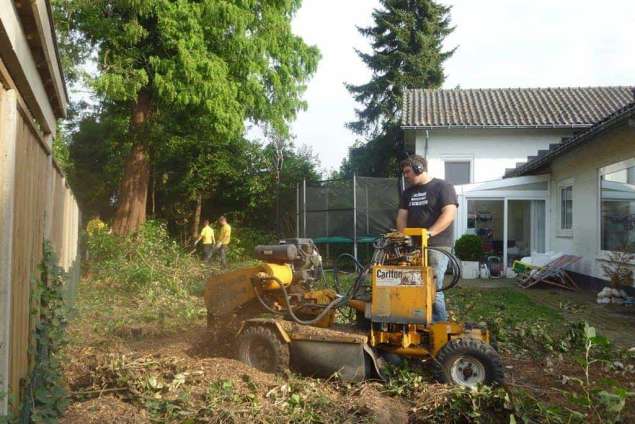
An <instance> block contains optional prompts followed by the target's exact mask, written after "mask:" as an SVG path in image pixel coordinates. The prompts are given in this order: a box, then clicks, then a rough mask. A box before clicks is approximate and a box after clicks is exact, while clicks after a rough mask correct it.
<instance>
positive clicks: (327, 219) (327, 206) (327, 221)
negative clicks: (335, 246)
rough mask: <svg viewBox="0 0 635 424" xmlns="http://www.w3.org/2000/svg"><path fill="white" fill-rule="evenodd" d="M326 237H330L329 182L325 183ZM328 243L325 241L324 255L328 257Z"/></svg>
mask: <svg viewBox="0 0 635 424" xmlns="http://www.w3.org/2000/svg"><path fill="white" fill-rule="evenodd" d="M326 237H331V231H330V229H329V183H326ZM330 244H331V243H326V257H327V258H330V256H331V255H330V253H331V252H330V250H331V249H330Z"/></svg>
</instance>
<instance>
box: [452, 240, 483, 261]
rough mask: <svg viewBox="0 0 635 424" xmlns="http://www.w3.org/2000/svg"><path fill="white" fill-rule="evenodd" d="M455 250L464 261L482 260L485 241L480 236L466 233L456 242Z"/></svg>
mask: <svg viewBox="0 0 635 424" xmlns="http://www.w3.org/2000/svg"><path fill="white" fill-rule="evenodd" d="M454 251H455V252H456V256H457V257H458V258H459V259H460V260H462V261H480V260H481V258H482V257H483V242H482V240H481V238H480V237H479V236H476V235H473V234H464V235H462V236H461V237H459V239H458V240H457V241H456V242H455V243H454Z"/></svg>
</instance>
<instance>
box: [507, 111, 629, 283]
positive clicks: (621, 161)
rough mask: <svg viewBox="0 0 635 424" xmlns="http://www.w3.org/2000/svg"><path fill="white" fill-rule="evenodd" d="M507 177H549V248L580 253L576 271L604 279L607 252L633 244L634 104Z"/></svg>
mask: <svg viewBox="0 0 635 424" xmlns="http://www.w3.org/2000/svg"><path fill="white" fill-rule="evenodd" d="M505 177H506V179H508V180H514V179H517V178H545V177H546V178H547V179H546V180H545V181H546V182H547V184H548V192H549V195H548V197H547V211H548V215H549V217H548V219H547V221H548V222H549V229H548V231H547V246H548V248H549V249H550V250H554V251H560V252H566V253H569V254H574V255H578V256H581V257H582V258H583V259H582V260H581V261H580V262H578V263H577V264H575V265H574V266H573V268H572V270H573V271H575V272H577V273H579V274H582V275H585V276H589V277H593V278H594V279H598V278H606V276H605V275H603V272H602V268H601V265H602V263H604V262H605V261H606V260H607V255H608V254H609V252H612V251H622V250H623V249H624V248H625V246H628V247H631V248H633V247H635V102H632V103H630V104H628V105H626V106H624V107H622V108H620V109H619V110H617V111H615V112H614V113H612V114H609V115H608V116H606V117H605V118H604V119H601V120H599V121H598V122H596V123H595V124H594V125H593V126H591V127H590V128H588V129H586V130H585V131H583V132H580V133H579V134H577V135H576V136H575V137H573V138H571V139H569V140H567V141H566V142H564V143H561V144H559V145H556V146H552V147H551V148H550V149H549V150H548V151H544V152H541V153H540V154H539V155H538V156H535V157H531V158H529V160H528V161H527V162H525V163H521V164H518V166H516V167H514V168H512V169H509V170H507V172H506V173H505ZM503 181H505V180H503ZM633 265H634V266H635V264H633ZM590 282H593V280H590Z"/></svg>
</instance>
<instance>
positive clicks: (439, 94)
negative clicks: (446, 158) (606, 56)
mask: <svg viewBox="0 0 635 424" xmlns="http://www.w3.org/2000/svg"><path fill="white" fill-rule="evenodd" d="M631 90H632V88H631V87H571V88H560V87H558V88H495V89H451V90H419V89H416V90H405V92H404V99H403V110H402V117H401V124H402V126H403V127H406V128H408V127H410V128H412V127H420V128H435V127H446V128H447V127H491V128H495V127H512V128H536V127H538V128H584V127H589V126H591V125H592V124H593V123H594V122H597V121H599V120H600V119H602V118H603V117H605V116H606V115H608V114H610V113H612V112H614V111H615V110H617V109H619V108H621V107H623V106H625V105H626V104H628V103H630V102H631V101H633V93H632V92H631Z"/></svg>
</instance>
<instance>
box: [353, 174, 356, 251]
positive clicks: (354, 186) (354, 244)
mask: <svg viewBox="0 0 635 424" xmlns="http://www.w3.org/2000/svg"><path fill="white" fill-rule="evenodd" d="M353 256H354V257H355V259H357V175H356V174H353Z"/></svg>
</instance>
